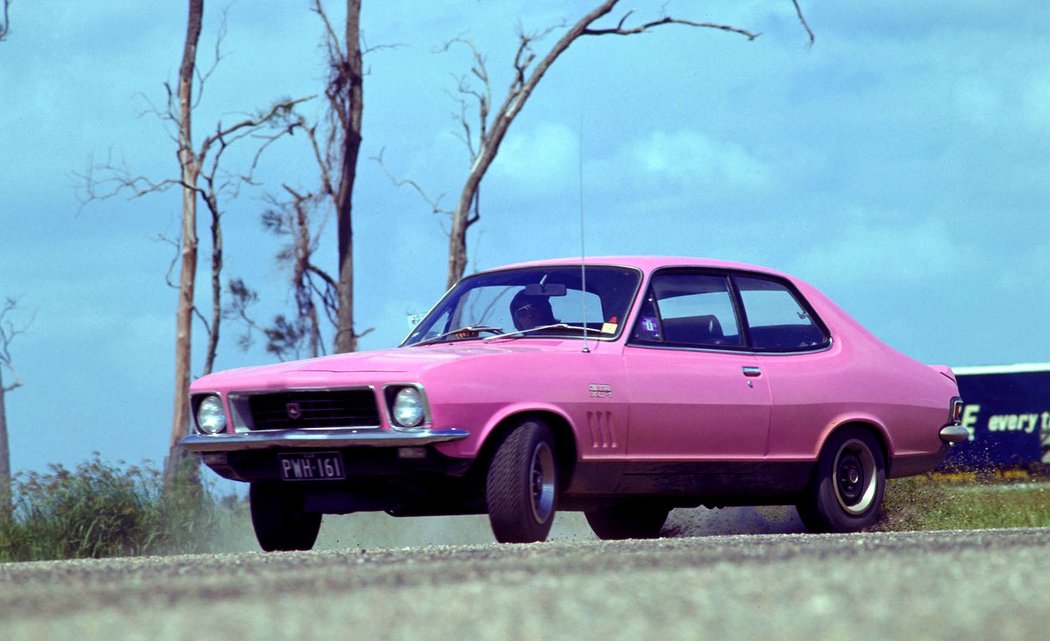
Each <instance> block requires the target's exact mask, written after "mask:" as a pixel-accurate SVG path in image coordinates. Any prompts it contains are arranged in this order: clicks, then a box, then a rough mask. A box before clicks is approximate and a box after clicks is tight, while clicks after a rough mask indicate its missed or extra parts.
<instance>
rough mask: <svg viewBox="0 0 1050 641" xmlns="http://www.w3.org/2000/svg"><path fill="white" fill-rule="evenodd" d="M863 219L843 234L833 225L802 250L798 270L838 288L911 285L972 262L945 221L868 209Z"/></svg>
mask: <svg viewBox="0 0 1050 641" xmlns="http://www.w3.org/2000/svg"><path fill="white" fill-rule="evenodd" d="M859 218H860V220H859V221H858V222H857V223H855V224H852V225H848V226H846V227H844V228H842V229H840V230H839V231H838V232H837V233H836V231H835V230H827V231H826V232H825V233H824V234H823V238H824V239H823V240H821V241H819V242H816V243H814V244H813V245H811V246H810V247H809V249H807V250H805V251H803V252H801V253H800V255H799V257H798V259H797V260H796V261H795V263H794V265H795V266H794V267H793V268H792V271H794V272H795V273H798V274H805V275H806V276H807V277H808V278H810V279H812V280H814V281H820V282H823V283H828V284H831V285H834V286H835V287H841V286H847V285H850V284H853V283H868V284H879V285H886V286H893V287H904V288H908V287H910V286H914V285H917V284H920V283H924V282H928V281H929V280H930V279H931V278H945V277H947V276H950V275H952V274H954V273H956V272H957V271H959V270H960V269H963V268H964V267H966V266H967V265H968V264H969V263H970V262H971V261H970V260H969V259H968V258H967V250H966V248H965V247H960V246H959V245H958V244H957V243H955V242H953V237H952V234H951V230H950V229H949V227H948V225H947V224H946V223H945V221H943V220H939V219H914V218H912V219H909V218H906V217H902V216H900V215H892V214H891V215H889V216H885V215H884V216H878V217H877V218H878V219H877V220H876V219H874V218H876V217H872V216H870V215H866V214H863V213H862V214H860V216H859Z"/></svg>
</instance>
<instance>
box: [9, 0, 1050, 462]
mask: <svg viewBox="0 0 1050 641" xmlns="http://www.w3.org/2000/svg"><path fill="white" fill-rule="evenodd" d="M308 4H309V3H307V2H306V1H305V0H298V1H292V0H288V1H282V2H244V1H241V2H235V3H233V4H229V5H225V4H220V3H219V2H213V1H212V0H209V1H208V2H207V6H206V14H205V19H204V29H203V33H202V37H201V48H200V56H199V59H198V62H199V64H200V65H201V66H208V65H210V63H211V61H212V59H213V58H214V52H215V43H216V39H217V36H218V34H219V32H220V24H221V21H222V13H223V9H224V8H226V15H227V28H226V34H225V37H224V38H223V40H222V46H221V52H222V57H221V60H220V62H219V64H218V66H217V67H216V69H215V71H214V73H213V74H212V75H211V76H210V77H209V79H208V82H207V85H206V87H205V89H204V91H203V94H202V97H201V102H200V105H199V108H198V110H197V111H196V112H195V114H194V123H195V137H196V138H197V140H200V138H201V137H202V136H203V135H205V134H206V133H208V132H209V131H211V130H213V129H214V128H215V127H216V125H217V123H219V122H223V123H230V122H234V121H235V120H237V119H240V118H242V117H243V115H244V114H245V113H249V112H253V111H255V110H257V109H260V108H263V107H266V106H268V105H269V104H271V103H272V102H273V101H274V100H276V99H279V98H285V97H290V96H291V97H300V96H309V95H314V94H317V93H319V92H321V91H322V89H323V85H324V81H325V69H324V53H323V50H322V47H321V35H322V29H321V24H320V22H319V20H318V18H317V17H316V16H315V15H314V14H312V13H311V12H310V11H309V10H308ZM336 4H338V3H331V2H330V3H329V5H331V9H332V11H331V13H332V16H333V19H335V20H337V21H341V19H342V18H341V16H340V13H339V10H338V7H337V6H336ZM594 4H596V2H593V1H589V2H584V1H578V2H565V1H564V0H529V1H525V0H510V1H506V2H498V3H496V2H481V1H478V0H455V1H447V2H441V3H422V2H418V1H413V0H384V1H383V2H368V1H367V0H366V2H365V3H364V9H363V14H362V30H363V33H364V36H365V40H366V44H367V45H368V46H369V47H373V48H374V50H373V51H371V52H370V53H369V54H368V55H367V57H366V60H365V66H366V68H367V70H368V75H367V77H366V78H365V89H364V92H365V107H364V142H363V146H362V152H361V161H360V164H359V166H358V181H357V185H356V191H355V194H354V216H355V219H354V225H355V228H354V233H355V236H354V242H355V252H356V258H355V272H356V287H357V290H356V301H355V305H356V325H357V328H358V330H359V331H361V330H364V329H367V328H374V330H373V331H372V332H371V333H369V334H368V335H367V336H366V337H365V338H363V339H362V341H361V348H362V349H379V348H386V347H392V346H395V345H397V344H398V343H399V342H400V341H401V339H402V338H404V336H405V334H406V333H407V332H408V330H409V324H408V322H407V320H406V317H407V316H408V315H409V314H411V313H418V312H424V311H426V310H427V309H428V308H429V307H430V306H431V305H432V304H433V303H434V302H435V301H436V300H437V298H438V297H440V295H441V294H442V293H443V289H444V282H445V277H446V262H447V236H446V235H445V229H447V218H444V217H442V216H441V215H436V214H434V213H432V212H431V210H430V208H429V207H428V205H427V203H426V202H424V201H423V200H422V199H421V198H420V197H419V196H418V195H417V194H415V193H414V192H413V191H412V190H410V189H407V188H404V187H401V188H399V187H397V186H396V185H394V184H393V183H392V182H391V180H390V178H389V177H388V176H387V174H386V171H389V172H391V173H393V174H394V175H397V176H399V177H402V178H410V179H412V180H415V181H416V182H417V183H419V184H420V185H421V186H422V187H423V188H424V189H425V190H426V191H427V192H428V193H429V194H430V195H431V196H432V197H435V198H436V197H438V196H442V197H441V203H442V204H443V205H446V206H448V207H451V206H452V205H453V204H454V201H455V198H456V196H457V195H458V192H459V189H460V188H461V186H462V184H463V180H464V178H465V176H466V172H467V169H468V162H469V157H468V154H467V150H466V147H465V146H464V144H463V142H462V140H461V139H460V138H459V137H458V132H459V129H458V127H459V125H458V122H457V113H458V106H457V104H456V102H455V101H454V100H453V96H452V94H454V91H455V88H456V86H457V82H458V78H459V77H461V76H463V75H464V74H466V73H468V71H469V65H470V62H471V61H470V54H469V50H468V49H467V48H465V47H452V48H451V49H449V50H448V51H445V52H441V51H440V49H441V48H442V45H443V44H444V43H446V42H448V41H449V40H451V39H453V38H456V37H459V38H463V39H468V40H470V41H472V42H473V43H474V44H475V46H476V47H477V49H478V50H479V51H481V52H483V53H484V54H485V56H486V60H487V64H488V70H489V73H490V76H491V78H492V87H493V92H494V95H495V96H496V98H495V100H496V101H499V100H500V99H501V98H502V95H503V93H502V92H503V91H505V88H506V87H507V86H508V85H509V83H510V81H511V79H512V75H511V69H512V66H511V64H512V61H513V55H514V51H515V48H516V44H517V39H516V38H517V36H516V33H517V31H518V30H519V29H524V30H525V31H526V32H530V33H532V32H541V31H543V30H545V29H547V28H549V27H551V26H554V25H558V24H562V23H563V22H568V23H571V22H575V21H576V20H577V19H578V18H579V17H580V16H581V15H582V14H583V13H584V12H585V11H586V10H588V9H589V8H591V6H593V5H594ZM801 4H802V7H803V9H804V11H805V14H806V17H807V19H808V21H809V24H810V25H811V27H812V29H813V31H814V32H815V34H816V41H815V43H814V44H813V45H812V46H809V45H808V42H807V38H806V35H805V33H804V31H803V29H802V27H801V26H800V25H799V23H798V21H797V19H796V16H795V14H794V9H793V7H792V5H791V3H790V2H789V1H788V0H764V1H750V2H730V1H728V0H727V1H711V2H692V1H687V0H674V1H672V2H668V3H664V2H656V1H649V0H634V2H626V1H625V2H624V3H623V8H624V10H627V9H635V10H636V13H635V14H634V16H636V17H637V19H638V20H641V19H643V18H644V19H649V18H653V17H659V16H660V14H661V11H666V12H667V13H669V14H671V15H674V16H676V17H683V18H689V19H693V20H698V21H713V22H720V23H728V24H733V25H736V26H739V27H743V28H746V29H749V30H751V31H755V32H759V33H760V34H761V35H760V37H759V38H757V39H756V40H754V41H750V42H749V41H747V40H746V39H744V38H742V37H739V36H735V35H732V34H727V33H721V32H715V31H712V30H703V29H690V28H684V27H673V26H672V27H663V28H661V29H658V30H655V31H653V32H650V33H647V34H645V35H641V36H634V37H630V38H620V37H602V38H589V39H585V40H581V41H579V42H577V43H575V44H574V45H573V46H572V47H571V48H570V49H569V50H568V52H566V54H565V55H564V56H563V57H562V58H561V59H559V60H558V62H557V63H556V64H555V66H554V67H552V69H551V70H550V72H549V73H548V74H547V76H546V77H545V78H544V79H543V81H542V82H541V84H540V86H539V88H538V89H537V91H536V92H535V93H534V94H533V96H532V97H531V99H530V101H529V102H528V103H527V104H526V106H525V108H524V109H523V110H522V112H521V114H520V116H519V117H518V118H517V120H516V121H515V122H514V124H513V126H512V127H511V129H510V132H509V134H508V136H507V139H506V140H505V142H504V145H503V147H502V149H501V151H500V156H499V158H498V159H497V161H496V163H495V164H494V165H493V167H492V168H491V170H490V172H489V174H488V176H487V177H486V179H485V181H484V183H483V184H482V217H481V220H480V222H479V223H478V224H477V225H476V226H475V227H474V228H472V232H471V236H470V238H469V248H470V252H471V256H470V260H471V262H470V264H469V266H468V271H473V270H476V269H483V268H489V267H495V266H498V265H500V264H504V263H508V262H515V261H519V260H532V259H542V258H553V257H563V256H574V255H578V254H579V253H580V251H581V238H580V234H581V232H580V229H581V224H580V216H581V203H582V210H583V216H584V220H585V223H584V229H585V232H584V241H585V247H586V252H587V254H589V255H620V254H667V255H682V256H703V257H711V258H720V259H727V260H736V261H743V262H747V263H753V264H758V265H764V266H768V267H773V268H776V269H780V270H783V271H786V272H789V273H791V274H794V275H796V276H798V277H800V278H802V279H803V280H805V281H807V282H809V283H811V284H813V285H815V286H816V287H818V288H820V289H821V290H823V291H824V292H825V293H826V294H828V295H829V296H830V297H831V298H832V299H833V300H835V301H836V302H838V303H839V304H840V305H841V306H842V307H843V308H844V309H846V310H847V311H848V312H849V313H851V314H852V315H853V316H854V317H855V318H857V319H858V320H859V321H860V322H861V323H863V324H864V325H865V326H866V327H867V328H868V329H870V330H871V331H872V332H873V333H874V334H876V335H877V336H879V337H880V338H882V339H883V340H884V341H885V342H887V343H888V344H890V345H892V346H893V347H895V348H897V349H899V350H901V351H903V352H905V353H906V354H909V355H910V356H912V357H914V358H916V359H918V360H921V361H924V362H927V363H931V364H948V365H954V366H963V365H995V364H1007V363H1018V362H1045V361H1050V332H1047V331H1046V328H1047V325H1048V320H1050V278H1047V275H1048V274H1050V218H1048V216H1047V211H1046V209H1047V204H1048V203H1050V56H1048V55H1047V42H1048V38H1050V5H1048V4H1047V3H1045V2H1039V1H1035V0H1032V1H1021V0H1017V1H1011V0H1006V1H1002V2H996V3H987V2H981V1H977V0H953V1H952V2H947V1H944V0H930V1H927V2H921V3H919V2H911V1H904V0H889V1H887V2H880V3H839V2H827V1H823V2H821V1H817V0H814V1H807V0H802V2H801ZM661 7H666V8H664V9H661ZM621 13H622V12H621ZM618 15H619V14H618ZM10 21H11V29H10V33H9V35H8V38H7V39H6V40H5V41H3V42H0V297H13V298H16V299H17V300H18V304H19V307H18V310H17V312H16V313H15V314H13V315H12V320H13V321H14V322H15V323H16V324H19V325H20V326H21V325H22V324H26V323H29V324H30V326H29V329H28V331H27V333H25V334H23V335H20V336H18V337H17V338H16V340H15V341H14V342H13V344H12V345H11V351H12V353H13V357H14V365H15V369H16V371H17V375H18V377H19V378H20V379H21V381H22V382H23V384H24V385H23V387H21V388H19V389H17V390H15V391H14V392H12V393H11V394H9V395H8V397H7V412H8V421H9V432H10V446H11V453H12V467H13V468H14V469H15V470H16V471H17V470H22V471H28V470H45V469H46V468H47V466H48V464H50V463H60V464H63V465H65V466H67V467H69V466H75V465H76V464H77V463H79V462H81V461H85V460H87V459H89V458H90V457H91V456H92V452H93V451H98V452H99V453H100V454H101V456H102V458H103V459H104V460H107V461H121V460H123V461H128V462H134V463H138V462H140V461H142V460H143V459H147V460H151V461H153V462H154V463H157V464H159V463H160V462H161V461H162V460H163V457H164V456H165V453H166V449H167V438H168V434H169V430H170V416H171V405H172V398H171V395H172V390H173V383H174V380H173V378H174V374H173V366H174V330H175V318H174V311H175V306H176V293H175V291H174V290H172V289H170V288H169V287H168V286H167V285H166V284H165V273H166V271H167V269H168V266H169V264H170V262H171V260H172V258H173V253H172V248H171V245H170V244H168V243H166V242H164V241H163V240H158V238H161V237H166V238H174V237H175V236H177V233H178V229H179V215H180V203H179V194H178V193H177V192H168V193H162V194H156V195H151V196H147V197H142V198H137V199H128V198H126V197H118V198H113V199H109V200H106V201H101V202H94V203H90V204H88V205H86V206H82V205H81V203H80V200H79V199H78V185H79V184H80V182H81V181H80V179H79V178H78V175H81V174H83V173H84V172H85V171H86V169H87V168H88V167H90V166H91V165H92V164H98V163H101V162H106V161H109V162H113V163H118V164H122V165H124V166H127V167H128V168H129V170H130V171H132V172H133V173H135V174H138V175H142V176H147V177H150V178H152V179H154V180H163V179H165V178H170V177H172V176H174V175H176V174H177V171H178V165H177V162H176V158H175V146H174V144H173V142H172V140H171V137H170V136H171V131H170V128H168V127H166V126H165V123H163V122H161V121H160V120H158V119H157V118H156V117H155V116H154V115H152V114H151V113H150V111H151V109H153V108H155V107H156V106H158V105H161V106H162V105H163V104H164V83H165V82H171V83H173V82H174V81H175V78H176V74H177V68H178V64H179V60H180V58H181V54H182V41H183V38H184V36H185V29H186V25H185V21H186V7H185V3H181V2H173V1H171V0H119V1H109V2H104V3H92V4H91V8H90V10H85V5H84V3H82V2H74V1H72V0H65V1H62V0H39V1H35V2H25V1H21V0H16V2H14V3H13V4H12V6H11V14H10ZM609 24H611V22H610V23H609ZM559 34H560V32H558V31H555V32H554V33H553V34H552V35H551V36H550V37H548V38H547V39H546V40H543V41H541V42H540V43H539V44H538V45H537V49H538V50H539V51H540V52H541V54H542V53H544V52H545V51H546V49H545V47H549V46H550V45H551V44H553V42H554V38H555V37H556V36H557V35H559ZM322 109H323V105H321V104H320V101H318V100H314V101H312V102H310V103H307V104H306V105H305V106H304V111H305V112H306V113H307V114H308V115H310V116H311V117H316V116H318V115H319V114H320V113H321V112H322ZM304 143H305V140H304V139H303V137H302V136H298V137H294V136H293V137H292V138H289V139H286V140H283V141H281V142H280V143H279V144H276V145H274V146H273V147H271V148H270V149H269V150H268V151H267V153H266V154H265V156H263V158H262V161H261V164H260V166H259V171H258V174H257V178H258V179H259V181H260V183H261V185H260V186H259V187H258V188H256V189H245V190H242V192H241V193H240V195H239V197H238V198H237V199H236V200H234V201H231V202H229V203H228V205H227V213H226V216H225V225H226V227H225V233H226V238H227V247H226V271H225V275H226V277H241V278H244V279H245V280H246V281H247V282H248V283H249V284H250V285H251V286H252V287H254V288H256V289H257V290H258V291H259V293H260V296H261V302H260V303H259V305H258V306H257V310H256V313H257V315H258V316H259V317H260V318H261V319H263V320H265V319H266V318H269V317H272V316H273V315H274V314H277V313H282V312H287V311H288V310H289V309H290V303H291V301H290V299H289V297H288V295H287V284H288V280H289V274H288V272H287V271H286V270H285V269H284V268H283V267H281V266H280V265H278V264H277V263H276V262H275V260H274V255H275V254H276V252H277V251H278V250H279V248H280V247H279V245H280V243H279V241H277V240H276V239H274V238H273V237H271V236H268V235H267V234H266V233H265V231H264V230H263V229H262V226H261V224H260V214H261V212H262V211H263V210H264V209H265V208H266V197H267V194H275V193H278V192H279V191H280V189H281V185H282V184H288V185H291V186H296V187H302V188H304V189H312V188H314V186H315V180H316V177H315V172H314V170H313V165H312V163H311V160H310V157H309V155H308V150H307V148H306V146H305V144H304ZM380 155H381V156H382V158H383V165H380V164H379V163H378V162H377V161H376V160H375V158H377V157H379V156H380ZM230 160H231V163H230V165H229V168H230V170H231V171H234V170H237V169H238V168H239V167H243V166H244V163H245V162H246V161H247V157H246V156H244V155H240V156H238V155H236V154H234V155H232V156H231V157H230ZM238 163H240V164H238ZM384 167H385V170H386V171H384ZM581 175H582V179H581ZM328 231H329V233H327V234H326V235H325V236H324V237H323V245H322V250H321V254H320V257H321V260H322V262H323V263H324V264H325V266H326V267H328V268H329V269H332V270H333V271H334V269H333V267H334V263H335V239H334V233H332V232H334V230H332V229H329V230H328ZM201 233H202V235H204V234H205V229H204V228H203V227H202V229H201ZM203 250H204V251H205V252H206V251H207V248H206V247H204V248H203ZM205 269H206V265H204V264H202V273H203V272H204V270H205ZM199 289H200V290H202V293H203V290H204V289H205V288H204V281H203V280H202V281H201V287H200V288H199ZM200 303H201V304H206V301H205V299H204V298H203V297H202V298H201V299H200ZM241 331H242V329H241V328H239V327H236V326H233V325H227V326H225V327H224V329H223V334H222V342H221V344H220V352H219V357H218V363H217V367H218V368H219V369H225V368H229V367H238V366H242V365H249V364H260V363H266V362H271V361H272V360H273V357H271V356H269V355H268V354H266V353H265V352H264V350H263V349H262V345H261V342H260V341H257V342H256V344H255V346H254V347H253V348H252V349H250V350H248V351H243V350H241V349H239V348H238V346H237V340H236V339H237V336H238V335H239V334H240V333H241ZM195 332H196V333H195V337H196V342H197V347H198V352H197V356H196V361H195V363H194V371H195V372H196V373H200V370H201V367H202V366H203V356H202V350H203V347H204V339H203V335H204V334H203V332H202V331H201V328H200V327H199V326H198V327H196V328H195ZM4 377H5V381H6V382H10V381H11V380H12V376H11V373H9V372H4Z"/></svg>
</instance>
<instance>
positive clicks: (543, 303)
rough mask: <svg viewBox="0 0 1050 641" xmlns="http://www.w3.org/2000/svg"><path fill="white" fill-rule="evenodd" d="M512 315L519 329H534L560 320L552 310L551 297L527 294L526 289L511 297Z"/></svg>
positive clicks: (515, 325)
mask: <svg viewBox="0 0 1050 641" xmlns="http://www.w3.org/2000/svg"><path fill="white" fill-rule="evenodd" d="M510 317H511V320H513V321H514V327H515V328H517V329H518V330H525V329H534V328H536V327H543V326H544V325H554V324H555V323H557V322H558V319H556V318H554V312H553V311H552V310H551V301H550V298H548V297H547V296H536V295H530V294H526V293H525V290H522V291H520V292H518V293H517V294H515V295H514V298H513V299H511V301H510Z"/></svg>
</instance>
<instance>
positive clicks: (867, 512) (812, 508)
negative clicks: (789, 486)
mask: <svg viewBox="0 0 1050 641" xmlns="http://www.w3.org/2000/svg"><path fill="white" fill-rule="evenodd" d="M885 491H886V461H885V456H884V455H883V453H882V446H881V444H880V442H879V440H878V438H877V437H875V435H873V434H872V433H871V432H869V431H867V430H865V429H863V428H859V427H847V428H844V429H841V430H838V431H837V432H835V433H834V434H832V435H831V437H830V438H828V441H827V443H825V444H824V448H823V449H822V450H821V451H820V458H819V459H818V460H817V467H816V468H815V469H814V470H813V477H812V479H811V480H810V483H809V486H808V487H807V488H806V491H805V495H804V496H803V498H802V500H801V501H800V502H799V504H798V514H799V517H801V519H802V522H803V523H804V524H805V526H806V528H807V529H809V531H811V532H857V531H859V530H863V529H864V528H866V527H869V526H871V525H872V524H874V523H875V520H876V519H877V518H878V515H879V506H880V505H881V504H882V496H883V494H884V493H885Z"/></svg>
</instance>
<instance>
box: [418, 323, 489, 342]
mask: <svg viewBox="0 0 1050 641" xmlns="http://www.w3.org/2000/svg"><path fill="white" fill-rule="evenodd" d="M464 332H472V333H474V334H478V333H480V332H491V333H493V334H496V335H502V334H503V328H501V327H488V326H487V325H467V326H465V327H460V328H459V329H454V330H452V331H450V332H445V333H444V334H438V335H437V336H434V337H432V338H428V339H426V340H422V341H419V342H418V343H412V345H409V347H415V346H418V345H430V344H431V343H437V342H440V341H443V340H445V339H446V338H448V337H449V336H454V335H456V334H462V333H464ZM489 338H495V337H494V336H489ZM486 340H487V339H486Z"/></svg>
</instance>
